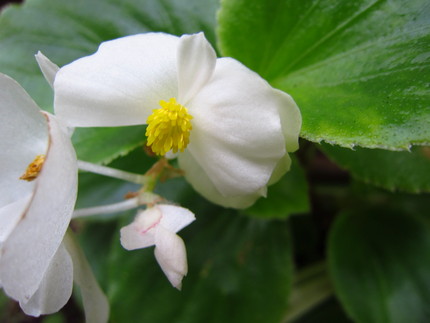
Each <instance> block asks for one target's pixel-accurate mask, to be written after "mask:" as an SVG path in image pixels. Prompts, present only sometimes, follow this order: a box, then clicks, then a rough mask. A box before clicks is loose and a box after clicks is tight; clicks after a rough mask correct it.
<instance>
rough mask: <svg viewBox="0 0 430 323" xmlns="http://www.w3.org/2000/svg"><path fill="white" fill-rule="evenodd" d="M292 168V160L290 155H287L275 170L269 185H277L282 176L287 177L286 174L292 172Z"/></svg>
mask: <svg viewBox="0 0 430 323" xmlns="http://www.w3.org/2000/svg"><path fill="white" fill-rule="evenodd" d="M290 167H291V158H290V156H288V154H285V155H284V157H283V158H281V159H280V160H279V162H278V164H277V165H276V167H275V170H274V171H273V173H272V177H270V180H269V183H268V185H272V184H275V183H276V182H277V181H279V180H280V179H281V177H282V176H284V175H285V173H286V172H288V171H289V170H290Z"/></svg>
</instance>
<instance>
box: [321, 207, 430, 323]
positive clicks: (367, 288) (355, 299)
mask: <svg viewBox="0 0 430 323" xmlns="http://www.w3.org/2000/svg"><path fill="white" fill-rule="evenodd" d="M429 250H430V227H429V226H428V223H426V222H424V221H422V220H421V219H419V218H415V217H413V216H412V214H407V215H404V214H401V213H397V212H396V211H392V210H390V209H387V208H381V209H374V210H363V211H362V212H359V211H355V212H345V213H344V214H341V215H340V216H339V218H338V219H337V220H336V222H335V224H334V227H333V228H332V231H331V234H330V239H329V246H328V256H329V264H330V272H331V276H332V279H333V282H334V286H335V290H336V292H337V295H338V297H339V299H340V301H341V302H342V304H343V306H344V308H345V310H346V311H347V313H348V314H349V315H350V316H351V318H352V319H353V320H354V321H355V322H363V323H373V322H375V323H376V322H384V323H385V322H393V323H395V322H398V323H403V322H417V323H418V322H423V323H424V322H428V318H429V317H430V307H429V306H428V304H429V302H430V277H429V275H428V272H429V270H430V253H429Z"/></svg>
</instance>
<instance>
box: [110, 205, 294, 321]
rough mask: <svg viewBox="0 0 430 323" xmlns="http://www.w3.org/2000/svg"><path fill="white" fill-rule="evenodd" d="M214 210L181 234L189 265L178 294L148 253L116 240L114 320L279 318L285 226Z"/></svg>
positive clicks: (288, 265) (283, 302)
mask: <svg viewBox="0 0 430 323" xmlns="http://www.w3.org/2000/svg"><path fill="white" fill-rule="evenodd" d="M193 203H194V202H193ZM191 209H193V208H192V207H191ZM218 210H219V209H218ZM214 211H215V210H213V209H211V208H208V207H206V214H196V216H197V220H196V221H195V222H194V223H193V224H191V225H190V226H189V227H187V228H186V229H184V230H182V231H181V232H180V233H179V234H180V236H181V237H183V239H184V241H185V243H186V246H187V252H188V265H189V271H188V276H186V277H185V278H184V281H183V288H182V291H181V292H179V291H177V290H175V289H174V288H173V287H172V286H171V285H170V284H169V282H168V281H167V279H166V278H165V277H164V275H163V273H162V271H161V269H160V268H159V266H158V264H157V263H156V261H155V258H154V251H153V250H152V249H151V248H149V249H144V250H138V251H131V252H130V251H126V250H124V249H122V247H121V246H120V244H119V237H116V238H115V239H114V246H113V251H112V253H111V258H110V259H109V265H108V268H109V274H110V275H109V276H110V281H109V284H108V285H109V286H110V288H109V292H108V294H109V297H110V300H111V305H112V307H111V311H112V314H111V319H112V320H115V321H118V322H128V321H133V320H135V319H136V318H139V321H142V322H154V323H155V322H196V323H197V322H199V323H200V322H214V323H215V322H246V323H250V322H256V323H257V322H279V321H280V319H281V318H282V315H283V312H284V311H285V309H286V307H287V301H288V294H289V291H290V287H291V274H292V257H291V243H290V238H289V234H288V228H287V227H286V224H285V223H276V222H267V221H264V220H260V219H258V220H257V219H249V218H245V217H240V216H235V215H234V214H231V212H229V213H226V212H225V211H221V210H219V211H221V212H220V213H218V214H217V213H215V212H214Z"/></svg>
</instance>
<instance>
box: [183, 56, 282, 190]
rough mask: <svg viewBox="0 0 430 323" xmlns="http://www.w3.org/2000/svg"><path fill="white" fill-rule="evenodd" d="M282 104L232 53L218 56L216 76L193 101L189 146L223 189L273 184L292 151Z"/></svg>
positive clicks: (256, 188)
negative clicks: (278, 166)
mask: <svg viewBox="0 0 430 323" xmlns="http://www.w3.org/2000/svg"><path fill="white" fill-rule="evenodd" d="M278 105H279V100H278V95H277V92H275V91H274V90H273V88H271V87H270V86H269V85H268V83H267V82H266V81H264V80H263V79H262V78H261V77H259V76H258V75H257V74H256V73H254V72H252V71H250V70H249V69H247V68H246V67H245V66H243V65H242V64H240V63H239V62H237V61H235V60H233V59H229V58H222V59H218V60H217V65H216V68H215V72H214V74H213V77H212V79H211V80H210V81H209V82H208V83H207V84H206V85H205V87H203V88H202V89H201V91H200V92H199V93H198V94H197V95H196V97H195V98H194V99H193V100H192V101H191V102H190V104H189V106H188V108H189V111H190V114H191V115H192V116H193V117H194V119H193V120H192V125H193V130H192V131H191V135H190V144H189V145H188V147H187V149H188V151H189V152H190V153H191V154H192V155H193V157H194V159H195V160H196V161H197V162H198V163H199V164H200V166H201V167H202V168H203V170H204V171H205V172H206V173H207V174H208V176H209V178H210V180H211V181H212V183H213V184H214V185H215V187H216V188H217V190H218V191H219V192H220V193H221V194H222V195H224V196H243V195H248V194H254V193H255V192H257V191H259V190H261V189H263V188H264V187H265V186H266V185H267V183H268V181H269V179H270V177H271V174H272V172H273V170H274V168H275V166H276V164H277V163H278V161H279V160H280V159H281V158H282V157H283V156H284V155H285V153H286V151H285V139H284V136H283V133H282V128H281V121H280V117H279V112H278ZM178 158H179V160H180V159H181V155H179V157H178ZM184 170H185V172H187V173H189V172H192V171H193V170H192V169H186V168H184ZM192 184H193V185H194V186H195V187H197V183H192Z"/></svg>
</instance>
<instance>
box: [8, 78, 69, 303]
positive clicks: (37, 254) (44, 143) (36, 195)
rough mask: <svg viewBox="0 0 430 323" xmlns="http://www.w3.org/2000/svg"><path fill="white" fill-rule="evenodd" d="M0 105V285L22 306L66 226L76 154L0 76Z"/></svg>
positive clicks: (47, 118) (50, 121)
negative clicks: (0, 156) (0, 114)
mask: <svg viewBox="0 0 430 323" xmlns="http://www.w3.org/2000/svg"><path fill="white" fill-rule="evenodd" d="M0 105H1V111H2V118H1V121H0V123H1V124H0V134H1V135H0V137H1V141H0V150H1V151H2V159H1V168H0V170H1V184H0V190H1V194H0V248H1V252H2V253H1V256H0V282H1V285H2V287H3V289H4V290H5V292H6V293H7V294H8V295H9V296H11V297H12V298H14V299H16V300H19V301H20V302H22V303H25V302H26V301H28V300H29V299H30V298H31V297H32V295H33V294H34V293H35V291H36V290H37V289H38V287H39V285H40V282H41V280H42V279H43V276H44V273H45V272H46V270H47V268H48V266H49V264H50V263H51V260H52V259H53V257H54V255H55V253H56V252H57V249H58V248H59V246H60V244H61V241H62V240H63V236H64V234H65V232H66V230H67V227H68V225H69V222H70V219H71V216H72V212H73V208H74V204H75V200H76V192H77V165H76V155H75V152H74V149H73V147H72V144H71V142H70V138H69V137H68V136H67V135H66V134H64V132H63V131H62V129H61V126H60V124H59V123H58V121H57V120H56V118H55V117H53V116H52V115H50V114H48V113H43V114H42V113H41V111H40V110H39V108H38V107H37V105H36V104H35V103H34V102H33V100H32V99H31V98H30V97H29V96H28V94H27V93H26V92H25V91H24V89H23V88H22V87H21V86H20V85H19V84H18V83H16V82H15V81H14V80H12V79H11V78H9V77H7V76H6V75H3V74H0ZM29 165H30V166H29ZM28 166H29V168H27V167H28ZM31 168H33V170H31ZM38 168H39V170H38ZM40 168H41V169H40ZM24 173H25V175H24ZM32 173H33V174H32ZM20 177H22V178H24V177H27V179H28V180H31V179H32V178H34V180H33V181H27V180H23V179H20Z"/></svg>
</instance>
